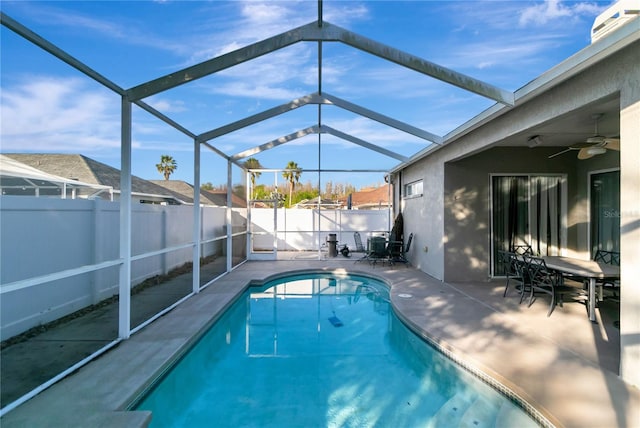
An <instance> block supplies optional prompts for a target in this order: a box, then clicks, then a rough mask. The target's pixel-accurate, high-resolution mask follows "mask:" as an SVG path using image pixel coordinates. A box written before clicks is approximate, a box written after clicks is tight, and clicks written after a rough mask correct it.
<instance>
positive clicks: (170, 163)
mask: <svg viewBox="0 0 640 428" xmlns="http://www.w3.org/2000/svg"><path fill="white" fill-rule="evenodd" d="M156 168H158V172H159V173H160V174H162V175H163V176H164V179H165V180H168V179H169V176H170V175H171V174H173V172H174V171H175V170H176V169H177V168H178V164H177V163H176V161H175V160H174V159H173V158H172V157H171V156H169V155H162V156H160V163H157V164H156Z"/></svg>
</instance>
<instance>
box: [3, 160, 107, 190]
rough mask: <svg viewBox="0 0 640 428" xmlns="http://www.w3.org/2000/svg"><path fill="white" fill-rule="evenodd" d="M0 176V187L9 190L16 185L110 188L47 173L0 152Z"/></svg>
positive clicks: (30, 186) (18, 186) (91, 188)
mask: <svg viewBox="0 0 640 428" xmlns="http://www.w3.org/2000/svg"><path fill="white" fill-rule="evenodd" d="M0 177H1V182H0V187H2V188H3V189H4V190H7V191H9V192H10V190H8V189H11V188H16V187H17V188H31V189H36V188H39V189H62V188H66V189H88V191H89V192H98V191H100V190H107V189H109V188H110V187H109V186H102V185H99V184H94V183H84V182H82V181H79V180H72V179H69V178H64V177H60V176H58V175H54V174H48V173H46V172H44V171H41V170H39V169H36V168H34V167H32V166H29V165H27V164H24V163H22V162H20V161H17V160H16V159H12V158H11V157H9V156H5V155H2V154H0ZM4 190H3V194H4Z"/></svg>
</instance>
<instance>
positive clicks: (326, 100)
mask: <svg viewBox="0 0 640 428" xmlns="http://www.w3.org/2000/svg"><path fill="white" fill-rule="evenodd" d="M307 104H325V105H333V106H336V107H340V108H342V109H344V110H348V111H350V112H352V113H355V114H357V115H360V116H364V117H367V118H369V119H371V120H374V121H376V122H379V123H382V124H383V125H387V126H389V127H392V128H395V129H398V130H400V131H403V132H406V133H407V134H411V135H413V136H415V137H418V138H422V139H424V140H427V141H430V142H432V143H436V144H442V137H440V136H439V135H436V134H432V133H430V132H428V131H425V130H423V129H420V128H417V127H415V126H413V125H409V124H408V123H405V122H402V121H399V120H396V119H394V118H392V117H389V116H385V115H383V114H380V113H377V112H375V111H372V110H369V109H367V108H365V107H362V106H359V105H357V104H353V103H351V102H349V101H346V100H343V99H342V98H339V97H336V96H333V95H330V94H327V93H324V94H323V95H320V94H318V93H317V92H315V93H312V94H308V95H305V96H303V97H300V98H296V99H294V100H291V101H289V102H288V103H285V104H281V105H279V106H276V107H273V108H270V109H267V110H264V111H262V112H260V113H256V114H254V115H252V116H248V117H245V118H243V119H240V120H238V121H236V122H232V123H229V124H227V125H224V126H221V127H220V128H216V129H213V130H211V131H207V132H204V133H202V134H200V135H199V136H198V140H199V141H209V140H212V139H214V138H217V137H220V136H222V135H226V134H229V133H231V132H234V131H237V130H239V129H242V128H245V127H247V126H250V125H254V124H256V123H258V122H262V121H263V120H267V119H270V118H272V117H275V116H279V115H281V114H284V113H287V112H289V111H292V110H295V109H297V108H299V107H303V106H305V105H307ZM211 148H213V147H211Z"/></svg>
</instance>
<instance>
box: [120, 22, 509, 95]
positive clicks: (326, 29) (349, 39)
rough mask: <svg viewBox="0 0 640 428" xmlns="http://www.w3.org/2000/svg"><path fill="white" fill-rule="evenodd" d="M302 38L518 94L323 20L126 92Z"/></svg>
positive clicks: (168, 83)
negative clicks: (329, 43)
mask: <svg viewBox="0 0 640 428" xmlns="http://www.w3.org/2000/svg"><path fill="white" fill-rule="evenodd" d="M320 24H321V25H320ZM302 41H307V42H342V43H344V44H346V45H349V46H351V47H354V48H356V49H359V50H361V51H364V52H367V53H369V54H372V55H375V56H377V57H380V58H383V59H386V60H387V61H391V62H394V63H396V64H398V65H401V66H403V67H406V68H409V69H411V70H414V71H417V72H419V73H422V74H425V75H427V76H430V77H433V78H434V79H438V80H441V81H443V82H446V83H449V84H451V85H454V86H457V87H459V88H461V89H464V90H467V91H470V92H473V93H475V94H478V95H481V96H483V97H486V98H489V99H492V100H494V101H497V102H498V103H501V104H505V105H508V106H513V105H514V104H515V96H514V93H513V92H511V91H507V90H504V89H500V88H498V87H496V86H493V85H490V84H488V83H485V82H482V81H480V80H478V79H475V78H473V77H470V76H467V75H465V74H462V73H458V72H456V71H453V70H451V69H448V68H446V67H442V66H439V65H437V64H435V63H432V62H430V61H427V60H425V59H422V58H420V57H417V56H415V55H412V54H409V53H407V52H403V51H401V50H399V49H395V48H393V47H390V46H387V45H384V44H382V43H378V42H376V41H374V40H371V39H368V38H366V37H362V36H360V35H358V34H356V33H352V32H351V31H348V30H345V29H343V28H341V27H338V26H336V25H333V24H330V23H328V22H326V21H323V22H322V23H320V22H319V21H314V22H311V23H309V24H305V25H303V26H300V27H297V28H294V29H292V30H289V31H286V32H284V33H281V34H278V35H276V36H273V37H270V38H268V39H265V40H262V41H260V42H257V43H253V44H251V45H249V46H245V47H243V48H240V49H236V50H235V51H232V52H229V53H226V54H224V55H220V56H218V57H216V58H212V59H210V60H208V61H204V62H202V63H200V64H196V65H194V66H191V67H187V68H184V69H182V70H178V71H176V72H174V73H171V74H167V75H166V76H163V77H160V78H158V79H155V80H151V81H149V82H146V83H143V84H141V85H138V86H135V87H133V88H130V89H129V90H127V95H128V97H129V99H131V100H141V99H143V98H147V97H149V96H151V95H155V94H158V93H160V92H164V91H166V90H168V89H172V88H175V87H177V86H179V85H183V84H185V83H188V82H191V81H193V80H197V79H200V78H202V77H205V76H208V75H210V74H213V73H216V72H218V71H222V70H225V69H227V68H230V67H233V66H235V65H238V64H241V63H244V62H246V61H250V60H252V59H255V58H258V57H260V56H262V55H266V54H268V53H271V52H274V51H276V50H279V49H282V48H285V47H287V46H290V45H293V44H295V43H298V42H302Z"/></svg>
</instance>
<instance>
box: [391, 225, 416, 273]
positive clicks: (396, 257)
mask: <svg viewBox="0 0 640 428" xmlns="http://www.w3.org/2000/svg"><path fill="white" fill-rule="evenodd" d="M412 241H413V233H410V234H409V237H408V238H407V245H406V246H405V245H404V242H402V241H390V242H389V246H388V248H389V256H390V259H391V263H404V264H405V266H409V264H410V263H409V260H408V259H407V253H408V252H409V250H410V249H411V242H412Z"/></svg>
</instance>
